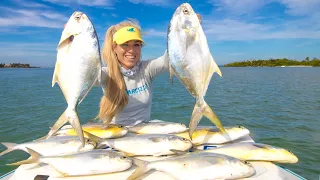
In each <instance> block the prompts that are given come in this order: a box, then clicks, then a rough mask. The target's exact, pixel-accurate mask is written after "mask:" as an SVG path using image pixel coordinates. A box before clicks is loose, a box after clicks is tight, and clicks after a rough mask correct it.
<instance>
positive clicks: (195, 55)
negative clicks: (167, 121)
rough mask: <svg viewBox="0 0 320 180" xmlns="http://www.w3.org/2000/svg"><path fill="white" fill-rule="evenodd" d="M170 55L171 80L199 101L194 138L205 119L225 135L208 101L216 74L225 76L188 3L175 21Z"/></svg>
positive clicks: (171, 28) (193, 124)
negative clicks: (178, 83) (208, 92)
mask: <svg viewBox="0 0 320 180" xmlns="http://www.w3.org/2000/svg"><path fill="white" fill-rule="evenodd" d="M167 51H168V56H169V64H170V77H171V78H172V76H173V74H175V75H176V76H177V77H178V78H179V79H180V81H181V82H182V84H183V85H184V86H185V87H186V88H187V89H188V91H189V92H190V93H191V94H192V96H194V97H195V98H196V104H195V106H194V109H193V112H192V117H191V120H190V124H189V134H190V137H192V133H193V131H194V130H195V128H196V126H197V125H198V123H199V121H200V120H201V118H202V116H203V115H204V116H206V117H207V118H209V119H210V120H211V121H212V122H213V123H214V124H215V125H216V126H217V127H218V128H219V129H220V130H221V131H222V132H223V133H224V132H225V130H224V128H223V126H222V124H221V122H220V120H219V118H218V117H217V116H216V115H215V114H214V112H213V111H212V109H211V108H210V107H209V106H208V104H207V103H206V102H205V101H204V96H205V94H206V91H207V89H208V85H209V83H210V80H211V77H212V75H213V73H214V72H216V73H218V74H219V75H220V76H221V75H222V74H221V71H220V69H219V67H218V65H217V64H216V63H215V61H214V60H213V58H212V55H211V53H210V50H209V47H208V44H207V39H206V37H205V35H204V33H203V30H202V27H201V25H200V22H199V19H198V17H197V14H196V13H195V12H194V11H193V9H192V7H191V6H190V4H188V3H184V4H181V5H180V6H179V7H178V8H177V9H176V11H175V12H174V14H173V16H172V18H171V21H170V25H169V28H168V44H167Z"/></svg>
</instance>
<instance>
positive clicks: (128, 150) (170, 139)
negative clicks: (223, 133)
mask: <svg viewBox="0 0 320 180" xmlns="http://www.w3.org/2000/svg"><path fill="white" fill-rule="evenodd" d="M100 145H108V146H110V147H112V148H114V149H116V150H119V151H121V152H122V153H124V154H125V155H126V156H148V155H150V156H162V155H170V154H175V153H174V152H173V151H171V150H172V149H173V150H179V151H187V150H189V149H190V148H191V147H192V143H191V141H190V140H188V139H186V138H182V137H178V136H175V135H169V134H141V135H131V136H125V137H122V138H117V139H106V140H103V141H102V142H100Z"/></svg>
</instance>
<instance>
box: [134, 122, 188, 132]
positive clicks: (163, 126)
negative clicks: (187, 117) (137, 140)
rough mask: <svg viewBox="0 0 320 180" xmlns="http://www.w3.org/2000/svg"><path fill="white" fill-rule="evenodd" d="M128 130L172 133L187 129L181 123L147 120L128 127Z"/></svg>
mask: <svg viewBox="0 0 320 180" xmlns="http://www.w3.org/2000/svg"><path fill="white" fill-rule="evenodd" d="M129 131H130V132H134V133H138V134H173V133H180V132H184V131H187V127H186V125H184V124H182V123H174V122H147V123H140V124H137V125H135V126H132V127H129Z"/></svg>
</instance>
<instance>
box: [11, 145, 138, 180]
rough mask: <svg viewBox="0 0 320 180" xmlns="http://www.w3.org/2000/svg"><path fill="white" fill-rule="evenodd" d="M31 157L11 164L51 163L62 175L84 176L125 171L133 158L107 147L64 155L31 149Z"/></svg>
mask: <svg viewBox="0 0 320 180" xmlns="http://www.w3.org/2000/svg"><path fill="white" fill-rule="evenodd" d="M28 151H29V153H30V155H31V157H30V158H29V159H27V160H24V161H20V162H17V163H12V164H9V165H20V164H30V163H39V162H43V163H47V164H50V165H51V166H52V167H53V168H54V169H55V170H56V171H57V172H58V173H60V174H61V176H83V175H95V174H104V173H114V172H120V171H125V170H127V169H129V168H130V167H131V166H132V159H130V158H127V157H125V156H123V155H121V154H120V153H117V152H115V151H111V150H105V149H94V150H92V151H86V152H80V153H76V154H68V155H63V156H42V155H41V154H39V153H38V152H36V151H34V150H32V149H29V148H28Z"/></svg>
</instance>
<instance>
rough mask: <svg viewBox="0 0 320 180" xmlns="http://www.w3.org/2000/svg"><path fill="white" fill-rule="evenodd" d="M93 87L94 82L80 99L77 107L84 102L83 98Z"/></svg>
mask: <svg viewBox="0 0 320 180" xmlns="http://www.w3.org/2000/svg"><path fill="white" fill-rule="evenodd" d="M93 86H94V82H93V83H92V84H91V86H90V87H89V88H88V90H87V92H85V93H84V94H83V96H82V98H81V99H80V100H79V103H78V105H79V104H80V103H81V102H82V101H83V100H84V98H85V97H86V96H87V95H88V93H89V91H90V89H91V88H92V87H93Z"/></svg>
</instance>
